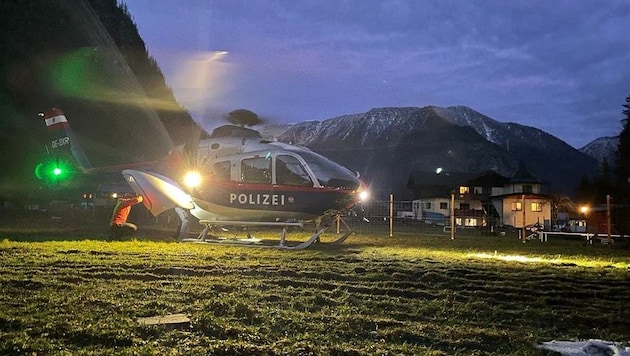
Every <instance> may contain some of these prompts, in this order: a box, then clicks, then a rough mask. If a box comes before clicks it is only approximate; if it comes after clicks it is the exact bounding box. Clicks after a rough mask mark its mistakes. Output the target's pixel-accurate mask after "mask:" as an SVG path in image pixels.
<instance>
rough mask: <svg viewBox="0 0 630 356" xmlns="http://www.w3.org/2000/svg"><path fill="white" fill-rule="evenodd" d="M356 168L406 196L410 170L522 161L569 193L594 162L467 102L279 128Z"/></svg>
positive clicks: (502, 166)
mask: <svg viewBox="0 0 630 356" xmlns="http://www.w3.org/2000/svg"><path fill="white" fill-rule="evenodd" d="M279 139H280V140H281V141H288V142H293V143H297V144H301V145H304V146H307V147H309V148H311V149H313V150H314V151H317V152H319V153H321V154H323V155H325V156H327V157H330V158H331V159H333V160H335V161H337V162H339V163H341V164H343V165H345V166H347V167H348V168H350V169H352V170H356V171H359V172H360V173H361V174H362V176H364V177H365V178H366V179H367V180H368V181H369V182H370V183H371V185H372V189H374V190H375V191H377V192H378V193H377V194H378V195H379V197H381V198H383V197H386V196H387V194H389V193H394V194H395V195H397V196H398V197H401V198H406V197H408V196H409V194H410V193H409V191H408V189H407V188H406V182H407V179H408V177H409V174H410V173H411V172H413V171H431V170H435V169H436V168H438V167H441V168H442V169H443V170H445V171H452V172H483V171H487V170H491V171H495V172H497V173H499V174H502V175H504V176H511V175H512V174H514V172H515V171H516V170H517V169H518V166H519V163H520V162H523V163H524V164H525V166H526V167H527V168H528V170H530V171H531V172H532V174H533V175H534V176H536V177H537V178H538V179H540V180H541V181H542V182H543V183H544V184H545V185H546V186H547V188H548V191H553V192H559V193H563V194H569V195H572V194H574V193H575V190H576V189H577V186H578V184H579V181H580V179H581V178H582V177H584V176H592V175H593V174H594V173H595V172H596V167H597V163H596V161H595V160H593V159H592V158H591V157H589V156H587V155H584V154H583V153H581V152H579V151H577V150H575V149H574V148H572V147H571V146H569V145H567V144H566V143H564V142H563V141H561V140H559V139H557V138H555V137H553V136H551V135H549V134H546V133H544V132H543V131H541V130H538V129H536V128H532V127H527V126H523V125H518V124H513V123H501V122H498V121H496V120H493V119H491V118H489V117H487V116H484V115H482V114H480V113H478V112H476V111H474V110H472V109H469V108H465V107H451V108H438V107H423V108H381V109H373V110H370V111H369V112H367V113H363V114H356V115H346V116H341V117H337V118H333V119H329V120H325V121H323V122H306V123H299V124H296V125H293V126H292V127H291V128H289V129H288V130H287V131H285V132H284V134H282V135H280V136H279Z"/></svg>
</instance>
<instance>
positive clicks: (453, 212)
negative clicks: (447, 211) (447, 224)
mask: <svg viewBox="0 0 630 356" xmlns="http://www.w3.org/2000/svg"><path fill="white" fill-rule="evenodd" d="M451 240H455V193H454V192H451Z"/></svg>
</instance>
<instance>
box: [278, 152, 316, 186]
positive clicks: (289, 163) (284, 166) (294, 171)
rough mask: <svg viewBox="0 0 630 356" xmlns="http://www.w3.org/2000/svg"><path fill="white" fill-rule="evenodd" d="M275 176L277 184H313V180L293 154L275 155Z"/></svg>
mask: <svg viewBox="0 0 630 356" xmlns="http://www.w3.org/2000/svg"><path fill="white" fill-rule="evenodd" d="M275 178H276V179H275V182H276V184H278V185H297V186H302V187H312V186H313V180H311V177H310V176H309V175H308V172H307V171H306V169H305V168H304V166H303V165H302V163H300V161H299V160H298V159H297V158H296V157H294V156H289V155H278V156H276V165H275Z"/></svg>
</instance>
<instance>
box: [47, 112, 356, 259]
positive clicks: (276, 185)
mask: <svg viewBox="0 0 630 356" xmlns="http://www.w3.org/2000/svg"><path fill="white" fill-rule="evenodd" d="M42 116H43V117H44V120H45V122H46V125H47V127H48V130H49V132H50V133H51V134H52V141H51V147H52V148H53V150H59V151H63V150H65V151H66V152H68V153H70V154H71V155H72V156H73V157H74V159H75V160H76V161H77V163H78V164H79V166H80V167H81V169H82V170H83V171H84V172H85V173H94V172H99V171H103V170H110V171H111V170H113V169H114V170H119V171H121V172H122V175H123V177H124V179H125V180H126V182H127V183H128V184H129V186H130V187H131V188H132V189H133V190H134V191H135V192H136V193H137V194H138V195H142V196H143V197H144V200H143V204H144V205H145V207H146V208H147V209H148V210H149V211H150V212H151V213H152V214H153V215H154V216H157V215H159V214H161V213H163V212H164V211H167V210H170V209H175V211H176V212H177V214H178V216H179V217H180V219H181V220H182V224H181V228H180V239H181V240H182V241H196V242H212V241H222V242H224V243H225V242H234V243H253V244H255V245H260V243H261V241H260V240H258V239H253V238H251V237H250V236H249V235H248V238H246V239H238V240H235V239H232V240H230V241H226V240H225V239H219V238H217V237H216V236H214V234H213V231H214V230H215V229H221V228H225V227H247V226H275V227H279V228H282V234H281V236H280V242H279V243H278V244H277V245H274V246H273V247H278V248H286V249H301V248H305V247H308V246H309V245H311V244H312V243H313V242H315V241H317V240H319V237H320V236H321V234H322V233H323V232H324V231H326V230H327V229H328V228H329V227H330V224H324V225H325V226H323V227H322V226H320V222H321V221H322V219H323V218H326V217H327V218H337V219H340V216H342V215H344V214H347V213H348V212H349V209H351V208H352V207H353V206H354V205H355V204H356V203H357V202H359V201H361V200H364V199H365V198H366V195H367V189H366V185H365V184H364V182H363V181H362V180H361V179H360V178H359V175H358V173H356V174H355V173H353V172H351V171H350V170H349V169H347V168H345V167H343V166H341V165H339V164H337V163H335V162H333V161H331V160H329V159H327V158H325V157H323V156H321V155H319V154H317V153H315V152H313V151H311V150H309V149H307V148H305V147H302V146H299V145H293V144H288V143H282V142H277V141H269V140H265V139H263V138H262V137H261V135H260V133H259V132H258V131H255V130H252V129H249V128H245V127H240V126H235V125H225V126H221V127H218V128H216V129H214V131H213V132H212V134H211V135H210V136H209V137H208V138H203V139H200V140H199V142H198V144H196V145H195V146H194V147H191V145H181V146H178V147H175V148H174V149H173V150H171V152H170V153H169V154H168V155H167V156H166V157H165V158H164V159H162V160H159V161H155V162H149V163H142V164H133V165H128V166H115V167H103V168H93V167H92V165H91V164H90V162H89V160H88V158H87V156H86V155H85V154H84V152H83V151H82V150H81V148H80V146H79V143H78V141H77V139H76V137H75V135H74V133H73V131H72V130H71V128H70V125H69V123H68V120H67V118H66V116H65V114H64V113H63V112H62V111H61V110H60V109H56V108H54V109H52V110H49V111H47V112H45V113H43V114H42ZM189 214H190V215H192V216H193V217H195V218H196V219H198V220H199V223H200V224H202V225H204V226H205V227H204V229H203V231H202V233H201V234H199V236H198V237H197V238H194V239H189V238H186V237H185V236H187V228H188V222H189V219H188V215H189ZM326 220H328V221H333V220H334V219H326ZM337 221H339V220H337ZM308 222H314V223H315V225H316V227H317V228H316V230H315V233H314V234H313V235H312V236H311V237H310V238H309V239H308V240H307V241H305V242H303V243H300V244H298V245H293V246H288V245H287V244H286V233H287V228H288V227H291V226H300V227H301V226H303V225H304V224H305V223H308ZM345 226H346V227H347V230H348V232H347V233H345V234H343V235H342V236H341V237H340V238H339V239H338V240H336V241H334V243H342V242H343V241H344V240H345V239H346V238H347V237H348V236H349V235H350V234H351V233H352V230H351V229H350V228H349V227H348V226H347V225H345ZM262 246H267V245H262Z"/></svg>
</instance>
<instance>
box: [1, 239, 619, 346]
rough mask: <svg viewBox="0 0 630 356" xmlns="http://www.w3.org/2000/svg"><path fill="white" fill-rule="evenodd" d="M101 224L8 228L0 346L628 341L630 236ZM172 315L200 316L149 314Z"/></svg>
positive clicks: (4, 244) (3, 247)
mask: <svg viewBox="0 0 630 356" xmlns="http://www.w3.org/2000/svg"><path fill="white" fill-rule="evenodd" d="M91 234H92V233H91V232H89V231H86V230H83V229H78V230H67V229H66V230H64V229H58V230H54V231H52V230H41V229H32V230H25V229H19V228H15V229H9V228H4V229H3V228H0V262H1V273H0V287H1V291H0V303H1V305H2V308H0V354H2V355H13V354H15V355H18V354H19V355H22V354H27V355H35V354H37V355H50V354H53V355H59V354H67V355H77V354H79V355H91V354H93V355H102V354H139V355H152V354H159V355H162V354H300V355H310V354H333V355H339V354H344V355H345V354H350V355H374V354H376V355H398V354H421V355H425V354H428V355H544V354H550V353H549V351H544V350H541V349H539V348H537V347H536V345H537V344H538V343H540V342H543V341H549V340H554V339H556V340H577V339H579V340H583V339H605V340H613V341H617V342H621V343H624V344H625V345H628V343H629V342H630V310H629V308H630V271H629V268H630V267H629V266H630V243H628V242H627V241H625V240H620V241H617V242H616V243H615V244H614V245H613V246H605V245H599V244H593V245H586V244H585V243H584V241H582V240H580V239H551V240H550V241H549V242H546V243H541V242H539V241H536V240H533V241H529V242H528V243H526V244H523V243H521V242H520V241H519V240H518V239H515V238H511V237H495V236H471V237H466V236H463V237H458V238H457V239H455V240H450V239H449V238H448V237H447V236H446V235H445V236H422V235H404V236H402V237H396V236H395V237H387V236H383V237H381V236H372V235H354V236H352V237H350V238H349V239H348V240H347V241H346V243H345V244H343V245H342V246H338V247H332V246H325V245H317V246H314V247H313V248H310V249H308V250H303V251H283V250H274V249H254V248H248V247H234V246H223V245H206V244H190V243H178V242H174V241H172V240H169V239H167V238H163V237H160V238H157V237H156V238H153V236H151V234H148V235H147V236H141V237H138V238H134V239H129V240H126V241H107V240H105V239H103V238H102V237H101V236H96V235H94V234H92V235H91ZM156 236H157V234H156ZM290 237H291V238H292V239H293V238H294V239H297V240H303V239H305V238H306V234H301V233H292V234H291V235H290ZM331 238H332V236H325V237H324V240H329V239H331ZM168 314H183V315H185V317H187V318H188V319H189V321H190V322H189V323H182V324H178V325H168V324H167V325H158V326H148V325H142V324H140V323H139V322H138V318H142V317H151V316H160V315H168Z"/></svg>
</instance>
